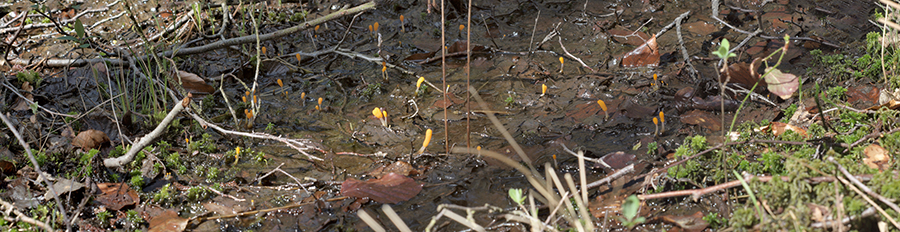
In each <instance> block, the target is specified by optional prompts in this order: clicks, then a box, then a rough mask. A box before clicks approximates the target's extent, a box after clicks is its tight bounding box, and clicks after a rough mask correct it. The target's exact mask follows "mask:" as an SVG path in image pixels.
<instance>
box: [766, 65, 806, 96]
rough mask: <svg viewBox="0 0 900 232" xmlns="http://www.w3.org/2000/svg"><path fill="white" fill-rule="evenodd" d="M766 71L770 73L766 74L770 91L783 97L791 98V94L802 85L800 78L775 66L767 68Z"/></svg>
mask: <svg viewBox="0 0 900 232" xmlns="http://www.w3.org/2000/svg"><path fill="white" fill-rule="evenodd" d="M770 71H771V72H770ZM766 73H769V74H768V75H766V76H765V78H766V84H768V85H769V92H772V93H773V94H775V95H778V96H779V97H781V99H788V98H791V95H793V94H794V92H796V91H797V88H799V86H800V80H799V78H797V76H795V75H794V74H790V73H783V72H781V70H778V69H776V68H774V67H769V68H766Z"/></svg>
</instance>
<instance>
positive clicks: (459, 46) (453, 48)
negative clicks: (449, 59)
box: [447, 40, 485, 54]
mask: <svg viewBox="0 0 900 232" xmlns="http://www.w3.org/2000/svg"><path fill="white" fill-rule="evenodd" d="M467 44H468V42H466V41H465V40H463V41H456V42H455V43H453V45H450V47H449V48H447V54H452V53H457V52H465V51H466V45H467ZM483 50H485V48H484V46H481V45H474V44H473V45H472V52H478V51H483Z"/></svg>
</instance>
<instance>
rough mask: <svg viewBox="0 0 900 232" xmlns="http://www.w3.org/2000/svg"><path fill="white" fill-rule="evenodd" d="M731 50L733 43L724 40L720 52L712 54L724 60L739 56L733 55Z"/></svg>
mask: <svg viewBox="0 0 900 232" xmlns="http://www.w3.org/2000/svg"><path fill="white" fill-rule="evenodd" d="M730 49H731V43H729V42H728V39H722V43H721V44H719V50H717V51H714V52H713V53H712V54H713V55H716V56H718V57H719V58H720V59H723V60H725V59H728V58H731V57H735V56H737V54H734V53H731V51H729V50H730Z"/></svg>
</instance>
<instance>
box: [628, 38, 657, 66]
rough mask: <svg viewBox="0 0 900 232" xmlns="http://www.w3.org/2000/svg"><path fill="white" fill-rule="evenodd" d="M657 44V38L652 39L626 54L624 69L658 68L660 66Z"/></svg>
mask: <svg viewBox="0 0 900 232" xmlns="http://www.w3.org/2000/svg"><path fill="white" fill-rule="evenodd" d="M657 46H658V45H657V44H656V36H653V37H651V38H650V39H649V40H647V42H646V43H644V44H642V45H641V46H639V47H637V48H635V49H634V50H632V51H630V52H628V53H625V55H624V56H622V66H624V67H643V66H648V67H656V66H657V65H659V48H658V47H657Z"/></svg>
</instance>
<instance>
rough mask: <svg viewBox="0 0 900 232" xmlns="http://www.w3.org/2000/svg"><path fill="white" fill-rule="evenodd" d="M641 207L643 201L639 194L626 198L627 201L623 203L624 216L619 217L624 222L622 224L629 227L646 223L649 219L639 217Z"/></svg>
mask: <svg viewBox="0 0 900 232" xmlns="http://www.w3.org/2000/svg"><path fill="white" fill-rule="evenodd" d="M640 207H641V201H640V200H638V198H637V196H635V195H631V196H628V198H626V199H625V203H622V216H623V217H620V218H619V221H620V222H622V225H624V226H626V227H628V229H631V228H634V227H635V226H637V225H639V224H641V223H644V221H646V220H647V219H646V218H644V217H638V215H637V214H638V210H639V209H640Z"/></svg>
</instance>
